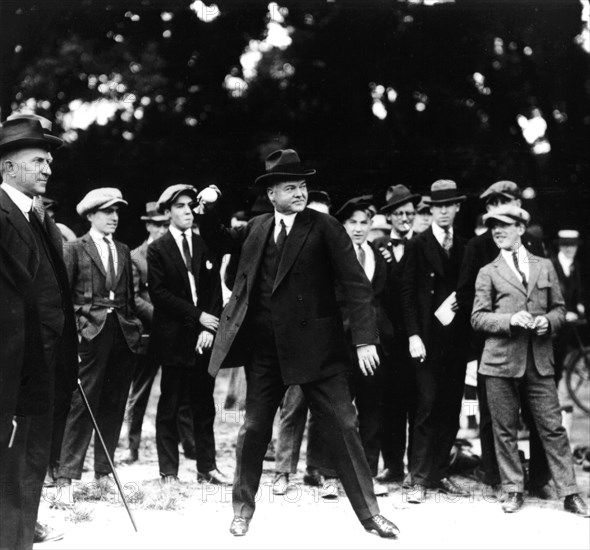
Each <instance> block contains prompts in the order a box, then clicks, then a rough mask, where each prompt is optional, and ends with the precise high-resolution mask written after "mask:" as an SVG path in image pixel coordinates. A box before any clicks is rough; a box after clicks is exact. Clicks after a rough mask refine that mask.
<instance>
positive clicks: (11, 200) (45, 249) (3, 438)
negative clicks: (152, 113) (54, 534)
mask: <svg viewBox="0 0 590 550" xmlns="http://www.w3.org/2000/svg"><path fill="white" fill-rule="evenodd" d="M41 118H42V117H36V116H34V115H31V116H27V117H13V118H12V120H9V121H5V122H4V123H3V124H2V127H0V174H1V176H2V182H3V183H2V184H1V185H0V236H1V240H2V269H1V271H2V277H1V278H0V296H1V297H2V307H1V308H0V309H1V310H2V316H1V323H2V327H1V330H0V350H2V351H1V353H2V356H1V358H0V380H1V382H0V464H1V465H2V466H1V468H0V548H2V549H4V548H9V549H19V550H20V549H25V548H31V547H32V545H33V540H34V530H35V522H36V519H37V511H38V507H39V499H40V497H41V491H42V486H43V479H44V477H45V473H46V471H47V467H48V463H49V456H50V448H51V442H52V433H53V428H54V411H62V410H67V408H68V407H69V400H70V395H71V392H72V390H73V389H74V388H75V384H76V374H77V349H76V348H77V341H76V328H75V320H74V312H73V308H72V302H71V298H70V294H69V285H68V279H67V273H66V267H65V265H64V261H63V255H62V246H63V245H62V239H61V235H60V232H59V230H58V229H57V228H56V226H55V224H54V222H53V221H52V220H51V219H50V218H49V217H48V216H45V211H44V209H43V207H42V200H41V197H42V195H44V194H45V192H46V187H47V182H48V179H49V177H50V176H51V162H52V160H53V152H54V150H55V149H57V148H58V147H59V146H61V145H62V140H61V139H59V138H57V137H55V136H52V135H51V134H50V133H49V132H48V131H47V130H45V128H44V127H43V126H42V124H41V121H40V119H41ZM45 534H46V533H45Z"/></svg>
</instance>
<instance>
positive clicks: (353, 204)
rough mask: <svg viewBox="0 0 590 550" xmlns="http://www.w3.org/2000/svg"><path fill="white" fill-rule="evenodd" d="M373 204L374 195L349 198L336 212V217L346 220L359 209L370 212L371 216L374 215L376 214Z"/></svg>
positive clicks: (342, 220)
mask: <svg viewBox="0 0 590 550" xmlns="http://www.w3.org/2000/svg"><path fill="white" fill-rule="evenodd" d="M372 206H373V195H361V196H359V197H353V198H352V199H350V200H347V201H346V202H345V203H344V204H343V205H342V206H341V207H340V208H339V209H338V210H337V211H336V213H335V214H334V217H335V218H336V219H337V220H339V221H341V222H345V221H346V220H347V219H348V218H350V216H351V215H352V214H353V213H354V212H356V211H357V210H364V211H366V212H368V213H369V217H371V218H372V217H373V215H374V214H375V212H374V210H373V209H372V208H371V207H372Z"/></svg>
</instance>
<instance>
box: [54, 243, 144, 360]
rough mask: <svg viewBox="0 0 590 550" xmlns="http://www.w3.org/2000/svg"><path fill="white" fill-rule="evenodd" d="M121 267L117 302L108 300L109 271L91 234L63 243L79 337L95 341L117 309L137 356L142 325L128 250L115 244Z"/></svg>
mask: <svg viewBox="0 0 590 550" xmlns="http://www.w3.org/2000/svg"><path fill="white" fill-rule="evenodd" d="M114 243H115V248H116V249H117V257H118V265H117V278H116V286H115V299H114V300H113V302H111V301H110V300H109V299H108V295H109V293H108V292H107V290H106V287H105V283H106V271H105V268H104V265H103V263H102V260H101V259H100V256H99V253H98V249H97V248H96V245H95V244H94V241H93V240H92V237H91V236H90V234H89V233H86V235H83V236H82V237H80V238H79V239H76V240H75V241H71V242H68V243H65V244H64V259H65V262H66V267H67V270H68V278H69V280H70V286H71V289H72V296H73V302H74V311H75V312H76V321H77V322H78V334H79V336H80V338H83V339H85V340H87V341H90V340H92V339H93V338H94V337H95V336H96V335H97V334H99V332H100V331H101V330H102V328H103V327H104V324H105V322H106V319H107V313H108V309H109V307H114V309H115V312H116V315H117V318H118V320H119V324H120V325H121V330H122V331H123V335H124V336H125V340H126V341H127V345H128V346H129V349H130V350H131V351H132V352H134V353H137V352H138V351H139V345H140V340H141V332H142V326H141V321H140V320H139V319H138V318H137V314H136V311H135V301H134V299H133V271H132V267H131V256H130V254H129V247H128V246H127V245H125V244H123V243H120V242H119V241H114Z"/></svg>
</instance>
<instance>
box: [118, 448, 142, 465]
mask: <svg viewBox="0 0 590 550" xmlns="http://www.w3.org/2000/svg"><path fill="white" fill-rule="evenodd" d="M138 460H139V451H138V450H137V449H129V450H128V451H127V454H126V455H125V456H124V457H123V458H122V459H121V464H133V463H134V462H137V461H138Z"/></svg>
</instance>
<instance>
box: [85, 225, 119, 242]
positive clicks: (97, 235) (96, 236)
mask: <svg viewBox="0 0 590 550" xmlns="http://www.w3.org/2000/svg"><path fill="white" fill-rule="evenodd" d="M88 233H89V234H90V238H91V239H92V240H93V241H95V242H101V243H103V242H104V240H105V238H106V239H107V240H108V241H109V242H110V243H112V242H113V236H112V235H103V234H102V233H101V232H100V231H97V230H96V229H94V227H91V228H90V231H88Z"/></svg>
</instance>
